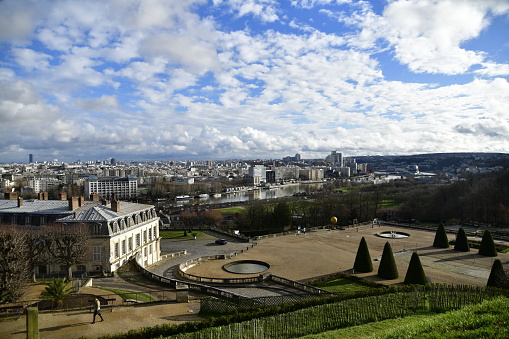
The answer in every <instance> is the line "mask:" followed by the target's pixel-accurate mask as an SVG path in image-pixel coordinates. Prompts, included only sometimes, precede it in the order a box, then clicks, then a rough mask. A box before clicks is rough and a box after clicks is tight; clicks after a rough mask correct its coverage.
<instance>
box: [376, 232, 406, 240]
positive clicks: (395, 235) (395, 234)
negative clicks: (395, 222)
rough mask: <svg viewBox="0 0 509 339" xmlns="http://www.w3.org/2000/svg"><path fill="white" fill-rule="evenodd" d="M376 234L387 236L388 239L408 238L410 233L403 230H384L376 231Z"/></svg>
mask: <svg viewBox="0 0 509 339" xmlns="http://www.w3.org/2000/svg"><path fill="white" fill-rule="evenodd" d="M376 235H377V236H379V237H382V238H389V239H403V238H408V237H409V236H410V234H408V233H405V232H400V231H385V232H380V233H377V234H376Z"/></svg>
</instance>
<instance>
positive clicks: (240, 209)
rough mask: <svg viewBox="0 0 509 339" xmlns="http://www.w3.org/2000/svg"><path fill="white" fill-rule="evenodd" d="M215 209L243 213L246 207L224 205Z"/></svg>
mask: <svg viewBox="0 0 509 339" xmlns="http://www.w3.org/2000/svg"><path fill="white" fill-rule="evenodd" d="M215 211H219V212H223V213H244V212H245V211H246V209H245V208H244V207H235V206H234V207H225V208H219V209H217V210H215Z"/></svg>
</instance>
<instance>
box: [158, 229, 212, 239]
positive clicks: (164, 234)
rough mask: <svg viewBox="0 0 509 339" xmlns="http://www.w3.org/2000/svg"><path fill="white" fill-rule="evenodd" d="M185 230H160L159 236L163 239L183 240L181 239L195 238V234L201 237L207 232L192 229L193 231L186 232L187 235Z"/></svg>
mask: <svg viewBox="0 0 509 339" xmlns="http://www.w3.org/2000/svg"><path fill="white" fill-rule="evenodd" d="M184 232H185V231H159V236H160V237H161V238H163V239H175V240H181V239H192V238H194V235H196V236H197V237H201V236H202V235H204V234H205V233H203V232H200V231H192V232H189V231H188V232H186V235H185V236H184Z"/></svg>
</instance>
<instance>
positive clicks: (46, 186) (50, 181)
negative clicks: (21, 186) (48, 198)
mask: <svg viewBox="0 0 509 339" xmlns="http://www.w3.org/2000/svg"><path fill="white" fill-rule="evenodd" d="M61 183H62V181H61V180H58V179H57V178H40V179H38V178H35V177H33V178H29V179H28V186H29V187H30V188H32V189H33V190H34V192H40V191H48V190H50V189H52V188H53V187H58V185H60V184H61Z"/></svg>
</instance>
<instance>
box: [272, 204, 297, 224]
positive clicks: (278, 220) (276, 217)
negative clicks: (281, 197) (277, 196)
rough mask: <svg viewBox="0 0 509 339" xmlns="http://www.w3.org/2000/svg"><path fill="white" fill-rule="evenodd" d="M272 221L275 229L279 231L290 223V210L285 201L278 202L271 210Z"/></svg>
mask: <svg viewBox="0 0 509 339" xmlns="http://www.w3.org/2000/svg"><path fill="white" fill-rule="evenodd" d="M272 222H273V224H274V226H275V227H276V229H279V230H281V231H283V230H284V228H285V227H286V226H290V225H291V224H292V212H291V210H290V206H289V205H288V204H287V203H286V202H284V201H283V202H279V203H278V204H277V205H276V206H275V207H274V211H273V212H272Z"/></svg>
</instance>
